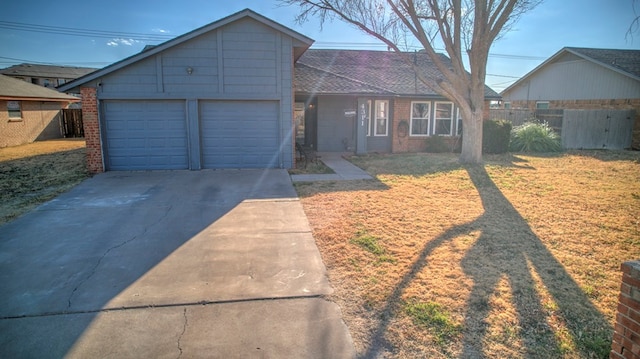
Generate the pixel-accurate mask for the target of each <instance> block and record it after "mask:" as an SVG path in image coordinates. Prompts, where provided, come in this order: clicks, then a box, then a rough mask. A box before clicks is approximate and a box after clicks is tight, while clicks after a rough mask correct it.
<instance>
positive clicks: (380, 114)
mask: <svg viewBox="0 0 640 359" xmlns="http://www.w3.org/2000/svg"><path fill="white" fill-rule="evenodd" d="M388 110H389V102H387V101H376V102H375V124H374V126H375V127H374V128H375V129H374V135H375V136H386V135H387V120H388V119H389V117H388V116H389V113H388Z"/></svg>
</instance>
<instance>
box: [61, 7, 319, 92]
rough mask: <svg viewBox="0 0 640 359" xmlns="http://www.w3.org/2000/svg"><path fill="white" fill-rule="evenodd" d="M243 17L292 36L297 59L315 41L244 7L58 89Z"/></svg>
mask: <svg viewBox="0 0 640 359" xmlns="http://www.w3.org/2000/svg"><path fill="white" fill-rule="evenodd" d="M243 18H252V19H254V20H256V21H258V22H260V23H262V24H264V25H266V26H268V27H271V28H272V29H275V30H277V31H280V32H282V33H284V34H287V35H288V36H291V37H292V38H293V39H294V40H295V41H294V58H295V59H297V58H299V57H300V56H301V55H302V54H303V53H304V52H305V51H306V50H307V49H308V48H309V46H311V44H312V43H313V40H312V39H310V38H308V37H306V36H304V35H302V34H300V33H298V32H296V31H294V30H291V29H290V28H288V27H286V26H283V25H281V24H279V23H277V22H275V21H273V20H271V19H268V18H266V17H264V16H262V15H260V14H258V13H256V12H254V11H252V10H250V9H244V10H242V11H239V12H237V13H235V14H232V15H229V16H227V17H225V18H223V19H220V20H218V21H214V22H212V23H210V24H208V25H205V26H203V27H200V28H198V29H195V30H193V31H191V32H188V33H186V34H184V35H181V36H178V37H176V38H174V39H172V40H169V41H166V42H164V43H162V44H159V45H157V46H155V47H151V46H145V48H144V49H143V51H141V52H139V53H137V54H135V55H133V56H130V57H128V58H126V59H124V60H121V61H118V62H116V63H114V64H111V65H109V66H107V67H105V68H102V69H100V70H98V71H95V72H93V73H91V74H88V75H86V76H83V77H81V78H79V79H76V80H73V81H70V82H67V83H66V84H64V85H61V86H59V87H58V89H59V90H60V91H63V92H68V91H71V90H73V89H75V88H77V87H79V86H81V85H83V84H86V83H88V82H91V81H93V80H96V79H98V78H100V77H102V76H105V75H107V74H110V73H112V72H114V71H117V70H119V69H121V68H123V67H126V66H128V65H130V64H132V63H135V62H138V61H141V60H143V59H146V58H148V57H151V56H154V55H156V54H157V53H159V52H162V51H164V50H166V49H168V48H171V47H174V46H176V45H179V44H182V43H184V42H186V41H189V40H191V39H193V38H195V37H198V36H200V35H202V34H205V33H208V32H211V31H214V30H216V29H219V28H221V27H223V26H225V25H227V24H229V23H232V22H234V21H237V20H240V19H243Z"/></svg>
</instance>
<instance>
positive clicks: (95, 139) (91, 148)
mask: <svg viewBox="0 0 640 359" xmlns="http://www.w3.org/2000/svg"><path fill="white" fill-rule="evenodd" d="M80 94H81V95H82V124H83V127H84V138H85V141H86V142H87V168H88V169H89V172H91V173H100V172H104V164H103V162H102V146H101V144H100V125H99V123H98V100H97V98H96V89H95V88H90V87H83V88H81V89H80Z"/></svg>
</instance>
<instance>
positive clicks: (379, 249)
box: [350, 230, 396, 263]
mask: <svg viewBox="0 0 640 359" xmlns="http://www.w3.org/2000/svg"><path fill="white" fill-rule="evenodd" d="M350 242H351V243H352V244H355V245H357V246H358V247H360V248H362V249H364V250H365V251H367V252H369V253H371V254H373V255H374V256H376V259H377V262H379V263H380V262H388V263H395V262H396V260H395V258H393V256H392V255H390V254H388V253H387V250H386V249H385V248H384V247H383V246H382V245H381V244H380V243H378V242H379V239H378V238H377V237H374V236H372V235H370V234H368V233H367V232H366V231H362V230H361V231H358V233H356V237H355V238H352V239H351V241H350Z"/></svg>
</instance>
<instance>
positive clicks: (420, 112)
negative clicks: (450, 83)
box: [411, 102, 429, 118]
mask: <svg viewBox="0 0 640 359" xmlns="http://www.w3.org/2000/svg"><path fill="white" fill-rule="evenodd" d="M411 117H412V118H429V104H428V103H426V102H414V103H413V112H412V113H411Z"/></svg>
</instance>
